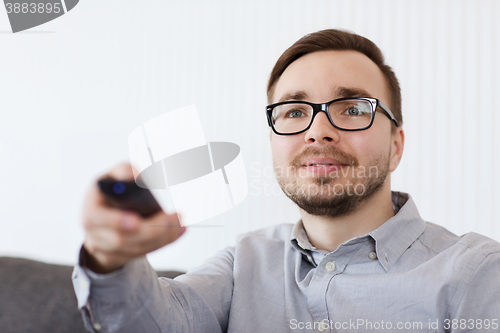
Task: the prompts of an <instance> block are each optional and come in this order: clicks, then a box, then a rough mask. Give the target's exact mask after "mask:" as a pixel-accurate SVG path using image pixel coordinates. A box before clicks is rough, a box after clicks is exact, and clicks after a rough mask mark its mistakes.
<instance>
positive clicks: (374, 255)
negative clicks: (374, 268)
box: [368, 252, 377, 259]
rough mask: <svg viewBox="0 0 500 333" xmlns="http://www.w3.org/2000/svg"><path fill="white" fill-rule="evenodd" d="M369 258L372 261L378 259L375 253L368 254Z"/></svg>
mask: <svg viewBox="0 0 500 333" xmlns="http://www.w3.org/2000/svg"><path fill="white" fill-rule="evenodd" d="M368 258H370V259H377V254H376V253H375V252H370V253H369V254H368Z"/></svg>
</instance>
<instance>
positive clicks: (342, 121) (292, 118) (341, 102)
mask: <svg viewBox="0 0 500 333" xmlns="http://www.w3.org/2000/svg"><path fill="white" fill-rule="evenodd" d="M379 106H380V108H381V109H382V111H384V112H385V114H386V115H387V116H388V117H389V119H391V120H392V121H393V122H394V123H395V124H396V126H398V121H397V120H396V118H395V117H394V114H393V113H392V112H391V110H389V108H388V107H387V106H385V105H384V104H383V103H382V102H380V101H379V100H378V99H376V98H370V97H345V98H338V99H334V100H333V101H330V102H327V103H321V104H315V103H309V102H302V101H286V102H280V103H276V104H271V105H268V106H267V107H266V114H267V121H268V124H269V126H271V127H272V129H273V131H274V133H276V134H278V135H293V134H299V133H302V132H305V131H307V130H308V129H309V128H310V127H311V124H312V122H313V121H314V117H316V115H317V114H318V113H320V112H324V113H326V116H327V117H328V120H330V123H331V124H332V125H333V127H335V128H338V129H340V130H344V131H362V130H365V129H368V128H370V126H372V124H373V119H375V113H376V111H377V107H379Z"/></svg>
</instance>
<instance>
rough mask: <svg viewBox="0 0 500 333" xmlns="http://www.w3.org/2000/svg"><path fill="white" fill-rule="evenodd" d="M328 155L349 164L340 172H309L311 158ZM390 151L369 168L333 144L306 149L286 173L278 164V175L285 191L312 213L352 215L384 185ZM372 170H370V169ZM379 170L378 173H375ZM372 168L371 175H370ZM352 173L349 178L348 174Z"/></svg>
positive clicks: (278, 179) (371, 162) (291, 198)
mask: <svg viewBox="0 0 500 333" xmlns="http://www.w3.org/2000/svg"><path fill="white" fill-rule="evenodd" d="M316 156H326V157H330V158H334V159H336V160H338V161H339V162H341V163H343V164H345V165H346V166H343V167H342V168H339V169H338V170H337V171H338V172H332V173H330V174H309V173H308V174H307V176H305V177H302V176H301V174H304V175H305V174H306V173H307V171H306V170H304V169H303V168H302V165H303V164H304V162H305V161H306V160H307V159H308V158H310V157H316ZM389 163H390V154H388V156H387V157H384V156H379V157H377V158H374V159H373V160H371V161H369V164H368V167H365V166H359V163H358V161H357V159H356V158H355V157H353V156H351V155H349V154H346V153H344V152H342V151H340V150H339V149H338V148H336V147H333V146H329V147H325V148H322V149H318V148H312V147H310V148H306V149H305V150H304V152H303V153H302V154H300V155H299V156H297V157H296V158H294V159H293V160H292V161H291V162H290V167H288V168H287V169H286V173H284V174H283V173H280V172H278V171H279V168H278V167H277V166H276V165H275V166H274V169H275V174H276V179H277V181H278V184H279V185H280V187H281V189H282V190H283V192H284V193H285V194H286V196H287V197H288V198H290V200H292V201H293V202H294V203H295V204H296V205H297V206H299V207H300V208H302V209H303V210H304V211H306V212H307V213H309V214H311V215H316V216H326V217H341V216H346V215H349V214H351V213H353V212H355V211H356V210H358V208H359V207H360V206H361V204H362V203H363V202H365V201H366V200H368V199H370V198H371V197H373V196H374V195H375V194H376V193H377V192H379V191H380V189H381V188H382V187H383V185H384V181H385V179H386V177H387V175H388V173H389ZM367 169H368V170H367ZM372 170H375V171H376V172H375V175H373V174H372ZM367 171H368V174H367ZM347 175H352V177H351V178H350V179H348V180H346V179H345V176H347Z"/></svg>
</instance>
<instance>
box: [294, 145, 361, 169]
mask: <svg viewBox="0 0 500 333" xmlns="http://www.w3.org/2000/svg"><path fill="white" fill-rule="evenodd" d="M315 157H329V158H333V159H335V160H337V161H339V162H340V163H342V164H345V165H349V166H352V167H357V166H359V161H358V159H357V158H356V157H354V156H352V155H350V154H347V153H346V152H343V151H342V150H340V149H338V148H337V147H334V146H326V147H322V148H319V147H306V148H305V149H304V150H303V151H302V152H301V153H300V154H299V155H297V156H296V157H295V158H294V159H293V160H291V161H290V165H291V166H292V167H294V168H300V167H301V166H302V165H304V163H305V162H306V161H307V160H308V159H310V158H315Z"/></svg>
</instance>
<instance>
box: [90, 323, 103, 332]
mask: <svg viewBox="0 0 500 333" xmlns="http://www.w3.org/2000/svg"><path fill="white" fill-rule="evenodd" d="M92 326H94V329H95V330H96V331H100V330H102V325H101V324H99V323H94V325H92Z"/></svg>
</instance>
